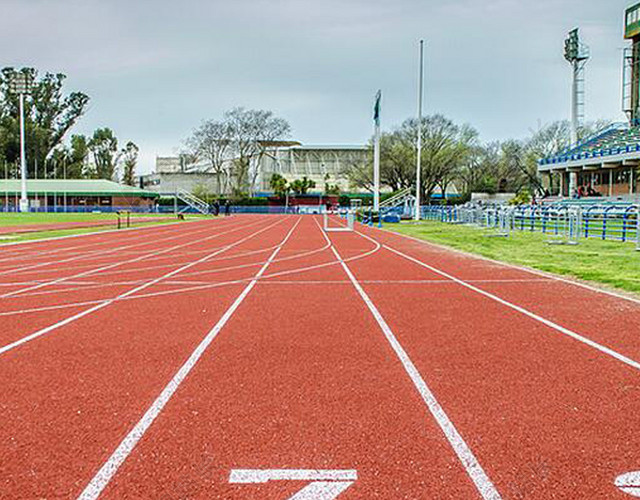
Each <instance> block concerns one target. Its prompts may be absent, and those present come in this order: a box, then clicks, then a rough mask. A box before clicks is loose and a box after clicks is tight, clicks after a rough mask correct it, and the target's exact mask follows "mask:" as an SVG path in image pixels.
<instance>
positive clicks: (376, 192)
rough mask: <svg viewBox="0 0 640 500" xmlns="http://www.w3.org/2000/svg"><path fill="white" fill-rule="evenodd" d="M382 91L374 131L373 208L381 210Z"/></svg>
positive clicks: (379, 94) (378, 95)
mask: <svg viewBox="0 0 640 500" xmlns="http://www.w3.org/2000/svg"><path fill="white" fill-rule="evenodd" d="M381 99H382V92H381V91H380V90H379V91H378V94H377V95H376V117H375V127H374V133H373V137H374V139H373V210H374V211H376V212H378V211H379V210H380V100H381Z"/></svg>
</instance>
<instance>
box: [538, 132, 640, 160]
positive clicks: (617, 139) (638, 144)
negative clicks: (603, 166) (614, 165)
mask: <svg viewBox="0 0 640 500" xmlns="http://www.w3.org/2000/svg"><path fill="white" fill-rule="evenodd" d="M635 152H640V127H639V126H633V127H629V125H628V124H626V123H615V124H613V125H610V126H609V127H607V128H606V129H604V130H602V131H600V132H598V133H597V134H595V135H593V136H592V137H590V138H588V139H587V140H585V141H583V142H582V143H580V144H578V145H577V146H576V147H574V148H571V149H567V150H565V151H563V152H561V153H559V154H557V155H555V156H553V157H550V158H544V159H542V160H540V162H539V163H540V165H550V164H555V163H566V162H569V161H576V160H586V159H590V158H601V157H607V156H615V155H619V154H626V153H635Z"/></svg>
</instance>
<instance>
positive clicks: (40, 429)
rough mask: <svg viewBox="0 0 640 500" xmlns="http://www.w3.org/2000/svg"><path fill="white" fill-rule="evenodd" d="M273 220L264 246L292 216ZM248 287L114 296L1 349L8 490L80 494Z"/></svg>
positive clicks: (30, 494) (0, 474)
mask: <svg viewBox="0 0 640 500" xmlns="http://www.w3.org/2000/svg"><path fill="white" fill-rule="evenodd" d="M273 222H277V223H276V224H275V225H274V226H273V227H272V228H270V229H269V230H268V231H266V232H265V233H262V236H261V238H260V240H262V241H264V243H265V244H266V245H268V244H270V241H272V240H275V239H277V238H280V239H281V238H282V237H283V232H286V231H288V230H290V229H291V227H292V226H293V224H294V223H295V219H294V218H287V219H283V220H281V221H277V220H275V219H273ZM234 238H235V239H236V240H240V236H239V235H235V236H234ZM231 241H232V240H231V239H230V240H229V242H230V243H231ZM246 243H249V240H247V241H246ZM254 245H255V243H254V242H252V243H251V245H247V246H254ZM236 249H237V250H238V251H239V252H242V251H243V249H244V243H243V245H240V246H238V247H237V248H236ZM244 250H246V249H244ZM245 274H246V272H243V273H241V274H240V275H239V276H238V277H243V276H244V275H245ZM242 288H243V286H242V285H238V286H235V287H234V286H230V287H226V288H225V289H223V290H219V291H216V293H215V295H212V294H201V293H197V294H193V295H191V296H188V297H185V298H183V299H182V300H177V301H167V300H166V298H165V297H161V298H157V299H154V298H151V299H144V300H142V301H129V302H122V303H117V304H114V305H113V306H111V307H110V308H107V309H104V310H101V311H99V312H97V313H96V314H94V315H91V316H88V317H85V318H82V320H80V321H77V322H74V323H71V324H69V325H67V326H65V327H64V328H62V329H61V330H60V331H58V332H56V334H55V335H53V336H51V337H48V338H47V341H42V342H32V343H29V344H27V345H25V346H23V347H22V348H21V349H19V350H15V351H12V352H10V353H7V354H6V355H5V356H3V358H2V359H1V360H0V361H1V362H0V377H1V378H2V379H3V380H4V381H6V382H5V383H3V387H2V391H3V397H2V401H3V405H1V406H0V418H1V419H2V421H3V426H2V427H1V428H0V457H2V458H3V459H2V460H0V484H1V485H2V487H1V491H2V494H3V495H6V496H9V497H14V498H15V497H17V496H23V497H27V498H36V497H38V498H39V497H50V496H52V495H56V496H61V497H71V496H73V495H74V494H77V492H78V491H79V489H80V487H81V485H80V484H79V482H80V479H78V478H79V477H80V478H84V477H88V476H89V475H90V473H91V471H92V467H95V464H96V463H97V462H96V460H97V457H101V456H104V454H105V453H106V452H107V450H112V448H113V446H114V443H117V442H118V441H119V440H120V438H121V437H122V435H124V433H126V432H127V430H128V429H129V428H130V426H131V425H132V424H133V423H134V422H135V420H136V419H137V418H139V415H140V414H141V412H142V411H143V410H144V408H145V407H146V406H147V405H148V404H150V402H151V401H152V400H153V398H154V397H155V396H156V395H157V393H158V391H159V388H161V387H163V386H164V385H165V384H166V382H167V380H168V379H170V377H171V375H172V374H173V373H174V372H175V370H176V367H178V366H180V365H181V364H182V363H183V362H184V360H185V359H186V357H187V356H188V353H190V352H191V351H192V350H193V348H194V347H195V346H196V345H197V344H198V342H200V341H201V339H202V337H203V336H204V335H205V334H206V331H208V329H209V328H210V327H211V324H212V322H215V321H216V320H217V319H218V318H219V317H221V315H222V314H223V313H224V311H225V310H226V308H228V306H229V305H230V304H231V303H232V302H233V301H234V300H235V299H236V298H237V296H238V294H239V293H240V291H241V290H242ZM25 394H28V395H29V397H28V398H25V397H24V395H25Z"/></svg>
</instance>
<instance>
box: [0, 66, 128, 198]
mask: <svg viewBox="0 0 640 500" xmlns="http://www.w3.org/2000/svg"><path fill="white" fill-rule="evenodd" d="M18 73H21V74H23V75H25V76H26V78H27V79H28V80H29V81H30V82H31V89H30V92H29V93H28V94H27V95H25V102H24V104H25V106H24V117H25V153H26V160H27V176H28V177H29V178H50V179H63V178H66V179H108V180H115V181H119V182H122V183H124V184H128V185H131V186H133V185H134V184H135V170H136V166H137V163H138V154H139V148H138V146H137V145H136V144H135V143H134V142H132V141H128V142H126V143H125V144H124V145H120V144H119V141H118V138H117V137H116V135H115V134H114V132H113V130H111V129H110V128H108V127H103V128H98V129H97V130H95V132H94V133H93V134H92V135H90V136H85V135H82V134H71V131H72V129H73V127H74V126H75V125H76V124H77V123H78V121H79V120H80V118H81V117H82V116H83V115H84V114H85V112H86V110H87V106H88V104H89V101H90V98H89V96H87V95H86V94H84V93H82V92H71V93H68V94H65V92H64V88H63V87H64V82H65V80H66V75H64V74H62V73H56V74H53V73H45V74H44V75H42V76H40V75H39V73H38V71H37V70H36V69H34V68H22V69H20V70H16V69H14V68H9V67H7V68H3V69H2V70H1V71H0V164H3V165H4V171H3V172H0V177H4V176H5V175H6V177H8V178H19V176H20V112H19V96H18V95H17V94H15V93H14V92H12V91H11V82H12V80H13V78H14V77H15V76H16V74H18Z"/></svg>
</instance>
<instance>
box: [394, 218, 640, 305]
mask: <svg viewBox="0 0 640 500" xmlns="http://www.w3.org/2000/svg"><path fill="white" fill-rule="evenodd" d="M385 228H386V229H389V230H391V231H396V232H398V233H402V234H406V235H408V236H414V237H416V238H420V239H423V240H427V241H432V242H434V243H438V244H442V245H446V246H449V247H452V248H456V249H458V250H463V251H465V252H470V253H475V254H478V255H482V256H484V257H489V258H491V259H495V260H499V261H503V262H509V263H512V264H520V265H524V266H527V267H531V268H534V269H539V270H541V271H547V272H550V273H554V274H560V275H565V276H570V277H573V278H578V279H581V280H587V281H592V282H596V283H602V284H605V285H608V286H611V287H614V288H619V289H621V290H625V291H628V292H635V293H640V252H638V251H636V250H635V243H620V242H615V241H602V240H597V239H589V240H584V239H581V240H580V244H579V245H577V246H568V245H549V244H548V243H547V242H546V241H547V240H549V237H548V236H546V235H544V234H541V233H529V232H521V231H514V232H512V233H511V236H510V237H509V238H500V237H494V238H490V237H487V236H485V235H486V234H488V231H486V230H482V229H476V228H472V227H466V226H459V225H452V224H446V223H442V222H421V223H419V224H414V223H401V224H386V225H385Z"/></svg>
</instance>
